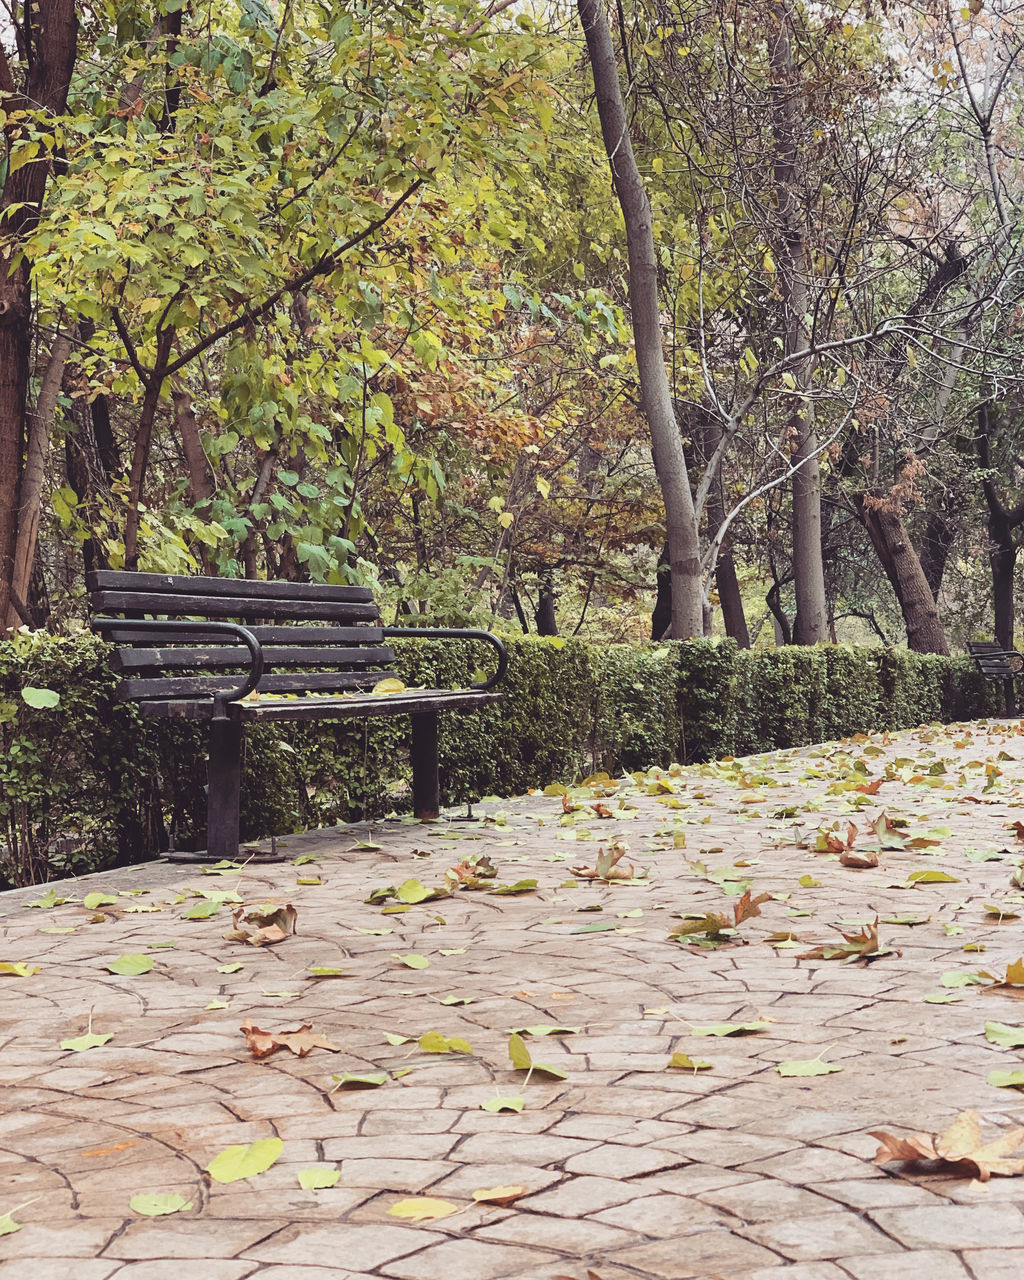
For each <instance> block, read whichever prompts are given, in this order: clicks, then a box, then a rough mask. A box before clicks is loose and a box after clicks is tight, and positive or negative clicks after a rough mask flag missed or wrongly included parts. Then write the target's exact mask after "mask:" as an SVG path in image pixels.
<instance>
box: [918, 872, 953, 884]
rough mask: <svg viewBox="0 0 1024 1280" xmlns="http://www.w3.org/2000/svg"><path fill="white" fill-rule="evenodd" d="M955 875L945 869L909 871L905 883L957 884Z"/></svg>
mask: <svg viewBox="0 0 1024 1280" xmlns="http://www.w3.org/2000/svg"><path fill="white" fill-rule="evenodd" d="M959 883H960V881H959V880H958V879H957V877H956V876H951V875H949V874H948V873H947V872H945V871H911V873H910V875H909V876H907V884H959Z"/></svg>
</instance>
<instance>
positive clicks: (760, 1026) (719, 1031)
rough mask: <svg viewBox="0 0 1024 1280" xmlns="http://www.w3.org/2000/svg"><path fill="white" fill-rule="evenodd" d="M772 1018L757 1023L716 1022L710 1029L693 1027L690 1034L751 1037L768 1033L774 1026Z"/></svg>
mask: <svg viewBox="0 0 1024 1280" xmlns="http://www.w3.org/2000/svg"><path fill="white" fill-rule="evenodd" d="M773 1021H774V1019H772V1018H758V1019H757V1021H756V1022H716V1023H714V1024H713V1025H711V1026H708V1027H691V1028H690V1034H691V1035H695V1036H751V1035H755V1034H756V1033H757V1032H758V1031H767V1030H768V1028H769V1027H770V1026H771V1025H772V1022H773Z"/></svg>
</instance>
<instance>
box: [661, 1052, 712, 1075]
mask: <svg viewBox="0 0 1024 1280" xmlns="http://www.w3.org/2000/svg"><path fill="white" fill-rule="evenodd" d="M668 1065H669V1066H670V1067H677V1068H678V1069H679V1070H680V1071H710V1070H711V1063H710V1062H705V1061H703V1059H700V1058H691V1057H690V1055H689V1054H688V1053H674V1054H673V1055H672V1057H671V1058H669V1060H668Z"/></svg>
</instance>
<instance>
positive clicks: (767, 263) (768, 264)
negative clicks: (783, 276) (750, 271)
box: [764, 253, 775, 273]
mask: <svg viewBox="0 0 1024 1280" xmlns="http://www.w3.org/2000/svg"><path fill="white" fill-rule="evenodd" d="M764 269H765V271H767V272H769V273H771V272H773V271H774V270H775V259H774V258H773V257H772V255H771V254H770V253H766V254H765V255H764Z"/></svg>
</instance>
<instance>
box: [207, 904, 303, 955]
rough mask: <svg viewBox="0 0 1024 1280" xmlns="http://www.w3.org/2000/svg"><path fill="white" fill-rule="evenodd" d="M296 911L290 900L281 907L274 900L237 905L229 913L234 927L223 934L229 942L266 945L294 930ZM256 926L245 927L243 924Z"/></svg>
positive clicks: (256, 945) (257, 945) (285, 936)
mask: <svg viewBox="0 0 1024 1280" xmlns="http://www.w3.org/2000/svg"><path fill="white" fill-rule="evenodd" d="M297 918H298V912H297V911H296V910H295V908H294V907H293V906H292V904H291V903H290V902H288V903H286V904H285V905H284V906H283V907H282V906H279V905H278V904H277V903H276V902H264V903H261V904H260V905H259V906H258V907H249V908H246V907H238V908H237V909H236V910H235V911H232V913H231V922H232V924H233V925H234V928H232V929H229V930H228V932H227V933H226V934H225V935H224V937H225V938H227V939H228V941H229V942H248V943H249V944H250V945H251V946H254V947H268V946H271V945H273V943H275V942H280V941H281V940H282V939H284V938H287V937H289V936H290V935H291V934H293V933H294V932H295V921H296V919H297ZM243 921H244V922H245V924H253V925H256V926H258V927H257V928H255V929H247V928H245V925H244V924H243Z"/></svg>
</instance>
